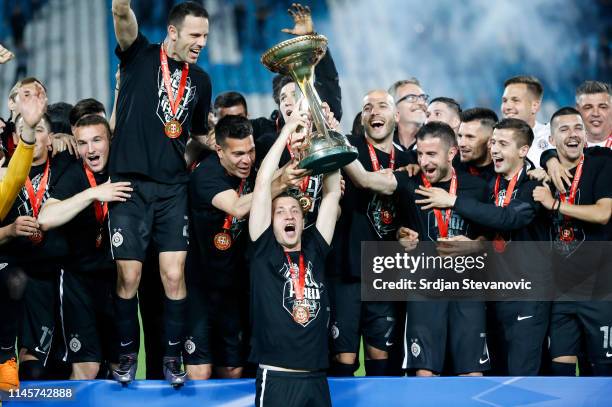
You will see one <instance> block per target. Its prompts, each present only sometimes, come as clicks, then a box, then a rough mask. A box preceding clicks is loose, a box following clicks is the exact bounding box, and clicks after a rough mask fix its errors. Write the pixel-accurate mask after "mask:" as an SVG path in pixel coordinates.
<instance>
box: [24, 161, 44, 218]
mask: <svg viewBox="0 0 612 407" xmlns="http://www.w3.org/2000/svg"><path fill="white" fill-rule="evenodd" d="M49 163H50V161H49V160H48V159H47V164H46V165H45V172H44V173H43V177H42V179H41V180H40V184H38V190H37V191H36V192H34V187H33V186H32V180H30V177H29V176H28V177H27V178H26V181H25V188H26V191H27V192H28V199H29V200H30V204H31V205H32V215H33V217H34V218H38V210H39V209H40V205H41V204H42V198H43V196H44V195H45V191H46V190H47V181H48V180H49Z"/></svg>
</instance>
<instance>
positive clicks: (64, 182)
mask: <svg viewBox="0 0 612 407" xmlns="http://www.w3.org/2000/svg"><path fill="white" fill-rule="evenodd" d="M88 187H89V186H88V185H86V184H85V183H84V182H83V174H82V170H81V168H80V165H78V164H76V163H75V164H74V165H73V166H71V167H70V168H68V169H67V170H66V171H65V172H64V174H63V175H62V176H61V177H60V179H59V180H58V181H57V184H56V185H55V186H54V187H53V188H52V189H51V198H54V199H57V200H60V201H63V200H64V199H68V198H70V197H72V196H74V195H76V194H78V193H79V192H82V191H85V190H86V189H87V188H88Z"/></svg>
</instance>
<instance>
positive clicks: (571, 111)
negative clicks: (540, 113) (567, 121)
mask: <svg viewBox="0 0 612 407" xmlns="http://www.w3.org/2000/svg"><path fill="white" fill-rule="evenodd" d="M568 115H578V116H580V112H579V111H578V110H576V109H575V108H573V107H571V106H564V107H562V108H560V109H559V110H557V111H556V112H554V113H553V115H552V117H551V118H550V127H551V128H552V126H553V122H554V121H555V119H556V118H557V117H559V116H568Z"/></svg>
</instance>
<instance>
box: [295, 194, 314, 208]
mask: <svg viewBox="0 0 612 407" xmlns="http://www.w3.org/2000/svg"><path fill="white" fill-rule="evenodd" d="M298 201H299V202H300V206H301V207H302V211H304V212H308V211H310V208H312V198H311V197H310V195H308V194H303V195H302V196H301V197H300V199H299V200H298Z"/></svg>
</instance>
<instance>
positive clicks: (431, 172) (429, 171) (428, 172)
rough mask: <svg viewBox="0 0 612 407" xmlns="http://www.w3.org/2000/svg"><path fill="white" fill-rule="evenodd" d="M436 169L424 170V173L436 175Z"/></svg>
mask: <svg viewBox="0 0 612 407" xmlns="http://www.w3.org/2000/svg"><path fill="white" fill-rule="evenodd" d="M436 169H437V167H431V168H423V172H424V173H425V174H426V175H434V174H435V173H436Z"/></svg>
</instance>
